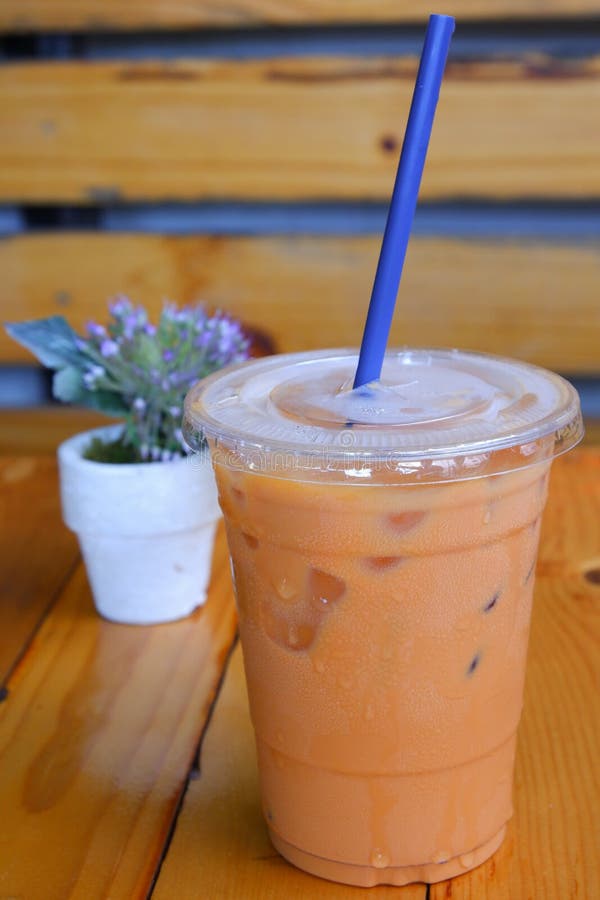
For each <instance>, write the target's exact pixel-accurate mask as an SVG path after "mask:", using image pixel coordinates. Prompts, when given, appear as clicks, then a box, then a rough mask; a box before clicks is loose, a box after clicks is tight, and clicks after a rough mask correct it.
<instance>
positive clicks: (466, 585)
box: [188, 351, 581, 885]
mask: <svg viewBox="0 0 600 900" xmlns="http://www.w3.org/2000/svg"><path fill="white" fill-rule="evenodd" d="M340 354H341V355H340V356H334V355H333V354H329V355H328V356H327V357H326V358H325V359H321V360H319V359H317V360H315V359H314V358H309V357H307V356H301V357H298V356H295V357H282V358H280V359H279V360H278V361H277V358H275V360H276V361H273V360H263V361H261V362H260V363H251V364H246V365H245V366H242V367H241V368H239V369H237V370H235V371H234V372H233V373H232V374H230V375H229V378H230V379H231V380H230V381H229V383H228V384H226V385H224V384H223V378H225V379H226V378H227V376H222V378H221V382H219V379H218V378H215V379H214V380H213V382H212V384H213V387H212V392H213V393H212V394H211V387H210V385H209V386H208V387H205V388H204V390H203V394H202V395H201V396H200V398H198V397H196V398H190V406H189V407H188V423H189V421H191V416H192V415H197V421H202V420H203V415H204V416H206V420H208V421H207V427H206V433H207V435H208V439H209V443H210V446H211V451H212V453H213V460H214V464H215V472H216V476H217V483H218V488H219V497H220V502H221V506H222V508H223V512H224V515H225V521H226V526H227V534H228V541H229V547H230V553H231V559H232V564H233V571H234V578H235V585H236V593H237V602H238V610H239V619H240V634H241V640H242V647H243V652H244V662H245V669H246V676H247V682H248V693H249V698H250V707H251V714H252V720H253V724H254V728H255V732H256V741H257V751H258V762H259V771H260V783H261V792H262V804H263V810H264V815H265V819H266V822H267V825H268V828H269V832H270V835H271V839H272V841H273V843H274V845H275V847H276V848H277V849H278V850H279V851H280V852H281V853H282V854H283V855H284V856H285V857H287V858H288V859H289V860H290V861H291V862H293V863H295V864H296V865H298V866H299V867H301V868H303V869H306V870H307V871H310V872H312V873H314V874H317V875H321V876H323V877H326V878H330V879H334V880H337V881H342V882H347V883H351V884H358V885H372V884H377V883H391V884H405V883H408V882H411V881H426V882H435V881H439V880H442V879H445V878H449V877H451V876H453V875H456V874H460V873H463V872H465V871H467V870H468V869H471V868H473V867H474V866H476V865H478V864H479V863H481V862H482V861H483V860H485V859H486V858H487V857H489V856H490V855H491V854H492V853H493V852H494V850H495V849H496V848H497V847H498V846H499V845H500V843H501V841H502V838H503V836H504V832H505V827H506V823H507V821H508V819H509V818H510V815H511V810H512V804H511V792H512V771H513V763H514V756H515V744H516V732H517V726H518V723H519V718H520V713H521V706H522V696H523V681H524V674H525V661H526V654H527V639H528V631H529V621H530V610H531V600H532V592H533V584H534V573H535V562H536V554H537V547H538V540H539V532H540V522H541V515H542V511H543V508H544V503H545V500H546V495H547V487H548V476H549V469H550V465H551V460H552V458H553V456H554V455H556V452H557V451H558V450H559V449H561V450H562V449H566V448H567V446H572V444H573V442H575V441H576V439H578V436H579V434H580V428H581V426H580V419H579V418H578V416H579V413H578V406H577V402H576V395H575V393H574V391H573V389H572V388H570V386H569V385H567V384H566V382H563V381H562V379H558V377H557V376H553V375H551V374H550V373H544V372H542V370H538V369H533V368H532V367H526V366H523V365H522V364H516V363H514V364H510V363H507V361H504V360H499V361H496V360H493V359H491V358H487V357H477V356H472V355H469V354H456V353H455V354H454V355H452V354H450V355H448V354H446V355H444V354H443V353H442V352H441V351H428V352H426V351H420V352H416V351H411V352H410V353H408V351H403V352H401V353H398V354H397V355H392V356H391V357H390V358H389V359H388V361H387V366H386V367H385V368H384V375H383V378H382V384H381V386H379V385H377V386H371V388H370V389H367V390H365V391H362V395H361V396H356V395H357V392H354V391H351V390H348V387H347V375H348V372H350V371H351V369H352V364H353V362H354V358H353V357H352V356H351V355H350V354H343V353H342V352H340ZM319 363H320V365H319ZM511 365H512V368H511ZM523 370H525V371H524V374H523ZM236 373H237V375H236ZM523 379H525V380H523ZM219 384H221V387H219ZM352 395H355V396H352ZM232 398H233V399H232ZM200 402H202V403H204V407H203V409H204V412H202V411H199V409H200V407H199V405H198V404H199V403H200ZM559 406H560V407H561V409H560V410H557V407H559ZM550 407H552V409H551V410H550ZM234 409H236V410H237V416H236V417H232V418H230V414H231V411H232V410H234ZM549 410H550V411H549ZM565 410H566V411H565ZM543 413H544V414H545V418H548V417H549V416H551V415H553V416H554V420H555V421H554V425H553V426H552V427H548V428H546V429H545V430H544V429H540V427H539V420H540V419H543V418H544V415H542V414H543ZM561 415H562V416H563V419H564V421H563V419H561ZM216 419H218V420H219V428H218V429H217V428H216V427H215V426H214V425H213V421H212V420H216ZM559 419H560V424H559V426H558V427H557V426H556V420H559ZM223 420H225V421H223ZM536 422H537V425H536V424H534V423H536ZM267 423H268V427H267ZM211 428H212V430H211ZM536 428H537V430H536ZM228 429H229V430H228ZM269 429H270V430H269ZM503 429H504V430H503ZM189 431H190V429H189V425H188V432H189ZM267 431H269V433H267ZM559 431H560V434H559ZM492 432H493V434H492ZM505 432H508V433H509V435H510V440H507V439H506V434H505ZM517 432H518V435H517ZM494 435H495V436H494ZM459 436H460V437H461V439H460V440H459ZM494 440H495V441H496V443H495V444H494Z"/></svg>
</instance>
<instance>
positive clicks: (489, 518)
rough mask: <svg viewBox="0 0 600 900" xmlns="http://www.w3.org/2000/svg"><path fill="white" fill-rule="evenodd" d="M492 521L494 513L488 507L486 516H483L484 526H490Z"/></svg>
mask: <svg viewBox="0 0 600 900" xmlns="http://www.w3.org/2000/svg"><path fill="white" fill-rule="evenodd" d="M491 521H492V511H491V509H490V508H489V507H488V508H487V509H486V511H485V512H484V514H483V524H484V525H489V524H490V522H491Z"/></svg>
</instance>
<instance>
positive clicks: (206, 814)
mask: <svg viewBox="0 0 600 900" xmlns="http://www.w3.org/2000/svg"><path fill="white" fill-rule="evenodd" d="M0 538H1V553H2V562H1V567H0V591H1V602H0V685H3V687H2V688H1V694H0V700H1V701H2V702H0V900H17V898H18V900H71V898H77V900H95V898H110V900H121V898H122V900H133V898H138V897H150V896H151V897H153V898H156V900H172V898H177V900H185V898H190V900H191V898H207V900H220V898H232V900H238V898H239V900H246V898H248V900H259V898H260V900H269V898H285V900H294V898H317V900H318V898H346V897H353V896H359V890H360V889H355V888H348V887H344V886H342V885H335V884H330V883H328V882H325V881H320V880H319V879H316V878H313V877H311V876H309V875H305V874H303V873H302V872H300V871H298V870H296V869H294V868H292V867H291V866H289V865H288V864H287V863H286V862H284V860H283V859H281V858H280V857H279V856H278V855H277V854H276V853H275V851H274V850H273V849H272V848H271V846H270V844H269V841H268V839H267V836H266V833H265V828H264V826H263V823H262V821H261V816H260V813H259V804H258V795H257V783H256V772H255V757H254V745H253V738H252V732H251V727H250V722H249V718H248V708H247V700H246V692H245V687H244V680H243V674H242V667H241V658H240V651H239V648H238V647H236V619H235V611H234V605H233V597H232V591H231V584H230V578H229V566H228V563H227V553H226V547H225V542H224V537H223V534H222V533H221V534H220V535H219V539H218V543H217V547H216V552H215V558H214V566H213V575H212V584H211V589H210V595H209V599H208V602H207V605H206V607H205V608H204V609H203V610H202V611H200V612H198V613H196V614H195V615H194V616H192V617H191V618H189V619H187V620H186V621H183V622H179V623H176V624H171V625H165V626H155V627H151V628H135V627H127V626H120V625H112V624H110V623H108V622H105V621H103V620H101V619H100V618H98V616H97V615H96V614H95V613H94V610H93V606H92V601H91V597H90V592H89V588H88V585H87V581H86V577H85V573H84V570H83V567H82V564H81V561H80V559H79V555H78V551H77V547H76V543H75V540H74V538H73V536H72V535H70V534H69V533H68V532H67V531H66V529H65V528H64V527H63V526H62V525H61V522H60V515H59V508H58V495H57V481H56V469H55V465H54V463H53V461H51V460H48V459H43V458H12V459H5V460H3V461H0ZM599 631H600V451H598V450H585V451H576V452H574V453H572V454H570V455H569V456H567V457H565V458H563V459H561V460H559V461H558V462H557V463H556V465H555V467H554V472H553V476H552V487H551V493H550V500H549V504H548V510H547V514H546V517H545V521H544V527H543V532H542V541H541V551H540V558H539V565H538V577H537V585H536V599H535V612H534V618H533V627H532V637H531V652H530V659H529V669H528V678H527V689H526V699H525V710H524V715H523V722H522V727H521V732H520V743H519V753H518V760H517V769H516V786H515V801H516V813H515V817H514V819H513V821H512V822H511V824H510V827H509V834H508V838H507V840H506V842H505V844H504V846H503V847H502V848H501V849H500V851H499V852H498V853H497V854H496V855H495V856H494V857H493V858H492V859H491V860H490V861H489V862H488V863H486V864H484V865H483V866H481V867H480V868H479V869H477V870H476V871H474V872H472V873H469V874H467V875H464V876H462V877H461V878H458V879H455V880H453V881H452V882H445V883H442V884H439V885H436V886H433V887H431V888H430V889H427V888H426V887H425V886H423V885H412V886H409V887H407V888H392V887H380V888H373V889H371V890H370V891H369V892H368V896H369V898H373V900H375V898H383V897H394V898H399V897H402V898H405V900H408V898H410V900H417V898H425V897H429V898H431V900H442V898H449V897H452V898H453V900H458V898H465V900H467V898H469V900H496V898H502V900H521V898H522V900H528V898H536V900H537V898H544V900H552V898H556V900H568V898H578V900H580V898H590V900H594V898H598V897H600V876H599V870H598V857H599V851H600V829H599V815H598V809H599V808H600V789H599V759H600V736H599V712H600V710H599V697H600V653H599V650H600V647H599Z"/></svg>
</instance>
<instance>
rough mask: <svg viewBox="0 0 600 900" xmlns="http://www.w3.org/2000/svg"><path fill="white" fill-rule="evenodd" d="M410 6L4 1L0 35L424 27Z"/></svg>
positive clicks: (506, 13) (353, 1)
mask: <svg viewBox="0 0 600 900" xmlns="http://www.w3.org/2000/svg"><path fill="white" fill-rule="evenodd" d="M597 11H598V6H597V3H596V0H544V2H543V3H540V2H539V0H450V2H448V3H445V4H444V12H445V13H449V14H452V15H455V16H457V17H459V18H462V19H484V20H489V19H496V18H498V19H505V18H535V19H537V18H539V19H545V18H550V17H558V16H584V15H595V14H596V13H597ZM425 18H426V16H425V13H424V11H423V7H422V4H420V3H418V2H417V0H286V2H285V3H281V2H277V0H235V2H232V0H227V2H223V0H221V2H220V3H215V2H214V0H195V2H193V3H190V2H189V0H128V2H127V3H123V2H121V0H4V2H3V3H2V5H1V6H0V29H2V30H4V31H32V30H36V29H79V28H85V29H93V30H101V29H121V28H122V29H126V28H186V27H194V26H204V25H212V26H216V25H218V26H221V27H228V26H234V27H235V26H240V25H262V24H273V25H275V24H277V25H309V24H313V23H315V24H317V23H318V24H336V23H338V24H346V23H355V22H359V23H360V22H368V23H373V22H424V21H425Z"/></svg>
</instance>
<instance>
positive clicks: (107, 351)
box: [100, 338, 119, 357]
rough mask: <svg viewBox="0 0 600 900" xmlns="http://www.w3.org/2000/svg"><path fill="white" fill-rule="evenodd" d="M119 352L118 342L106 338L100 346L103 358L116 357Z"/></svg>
mask: <svg viewBox="0 0 600 900" xmlns="http://www.w3.org/2000/svg"><path fill="white" fill-rule="evenodd" d="M118 352H119V345H118V344H117V342H116V341H113V340H111V339H110V338H106V339H105V340H103V341H102V343H101V344H100V353H101V354H102V356H105V357H109V356H116V355H117V353H118Z"/></svg>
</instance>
